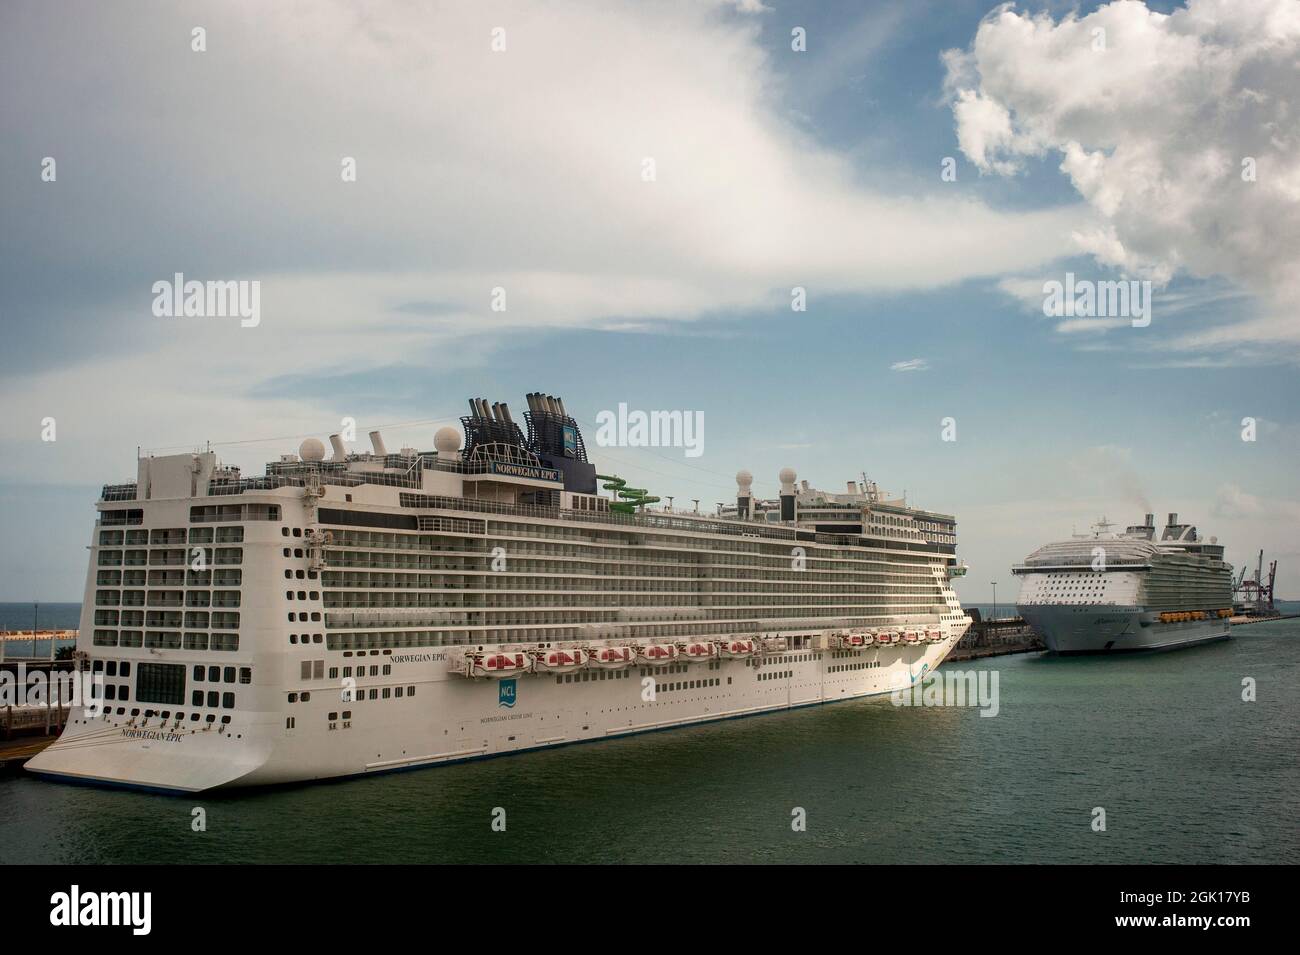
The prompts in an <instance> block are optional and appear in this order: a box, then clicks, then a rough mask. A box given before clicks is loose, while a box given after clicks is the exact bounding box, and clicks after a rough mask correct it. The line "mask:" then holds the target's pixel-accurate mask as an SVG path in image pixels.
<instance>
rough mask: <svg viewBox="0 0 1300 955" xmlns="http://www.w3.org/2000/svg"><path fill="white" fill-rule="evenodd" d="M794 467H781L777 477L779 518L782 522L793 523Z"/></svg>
mask: <svg viewBox="0 0 1300 955" xmlns="http://www.w3.org/2000/svg"><path fill="white" fill-rule="evenodd" d="M795 477H796V475H795V473H794V468H782V469H781V473H780V474H778V475H777V479H778V480H779V481H780V482H781V520H782V522H784V523H794V517H795V510H794V497H795V490H794V482H795Z"/></svg>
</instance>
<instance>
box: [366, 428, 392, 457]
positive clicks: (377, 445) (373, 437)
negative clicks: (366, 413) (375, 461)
mask: <svg viewBox="0 0 1300 955" xmlns="http://www.w3.org/2000/svg"><path fill="white" fill-rule="evenodd" d="M370 446H371V447H372V448H374V449H375V454H376V455H378V456H379V457H381V458H386V457H388V449H387V448H386V447H384V438H383V436H382V435H381V434H380V433H379V432H378V431H371V432H370Z"/></svg>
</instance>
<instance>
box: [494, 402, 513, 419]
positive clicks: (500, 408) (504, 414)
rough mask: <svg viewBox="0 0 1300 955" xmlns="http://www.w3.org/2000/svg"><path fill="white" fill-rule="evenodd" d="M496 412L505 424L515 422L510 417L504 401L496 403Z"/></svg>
mask: <svg viewBox="0 0 1300 955" xmlns="http://www.w3.org/2000/svg"><path fill="white" fill-rule="evenodd" d="M497 414H498V415H500V416H501V420H502V421H504V422H505V423H506V424H514V423H515V422H514V419H513V418H511V417H510V409H509V408H507V407H506V403H505V402H504V401H503V402H501V404H499V405H497Z"/></svg>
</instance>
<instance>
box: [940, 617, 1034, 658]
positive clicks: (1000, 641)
mask: <svg viewBox="0 0 1300 955" xmlns="http://www.w3.org/2000/svg"><path fill="white" fill-rule="evenodd" d="M971 619H972V622H971V625H970V629H969V630H967V631H966V634H965V636H963V637H962V638H961V639H960V640H959V641H957V646H955V647H954V648H953V651H952V653H950V654H948V656H947V657H946V658H945V659H944V662H945V663H961V662H962V661H966V660H982V659H984V658H985V657H1000V656H1005V655H1007V654H1010V653H1037V652H1039V651H1041V650H1046V649H1047V645H1046V644H1044V643H1043V641H1042V638H1041V637H1039V636H1038V634H1036V633H1034V631H1033V630H1032V629H1031V628H1030V626H1029V625H1028V624H1027V623H1025V621H1024V620H1023V619H1022V618H1020V617H996V618H993V619H991V620H984V619H982V618H981V617H980V616H979V612H978V611H973V612H972V613H971Z"/></svg>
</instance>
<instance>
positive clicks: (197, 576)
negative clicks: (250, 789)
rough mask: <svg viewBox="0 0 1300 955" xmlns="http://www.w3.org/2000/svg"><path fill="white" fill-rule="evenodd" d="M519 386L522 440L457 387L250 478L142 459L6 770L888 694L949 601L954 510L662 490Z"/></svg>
mask: <svg viewBox="0 0 1300 955" xmlns="http://www.w3.org/2000/svg"><path fill="white" fill-rule="evenodd" d="M528 405H529V411H528V412H527V414H526V415H525V418H526V424H527V434H526V435H525V434H524V432H523V431H522V430H521V429H520V428H519V426H518V425H516V423H515V421H514V419H513V418H512V416H511V414H510V411H509V409H508V408H507V407H506V406H505V405H504V404H494V405H492V406H491V407H489V406H488V403H487V402H486V401H484V400H481V399H473V400H471V401H470V407H471V411H472V413H471V414H470V415H468V416H466V417H465V418H462V419H461V420H462V424H463V432H464V437H463V438H462V432H461V429H456V428H452V427H448V428H443V429H442V430H440V431H439V432H438V434H437V435H436V437H435V441H434V443H435V447H436V451H433V452H417V451H415V450H413V449H409V448H403V449H402V450H401V451H399V452H398V453H396V454H390V453H389V452H388V451H387V450H386V448H385V447H384V443H383V440H382V437H381V436H380V434H379V433H378V432H372V433H371V441H372V445H373V453H348V452H347V450H346V448H345V446H344V443H343V441H342V440H340V438H339V436H338V435H334V436H332V437H331V444H332V445H333V453H332V455H331V456H330V457H329V458H328V459H327V458H326V450H325V447H324V445H323V444H322V443H321V442H320V441H318V440H316V439H308V440H307V441H305V442H303V444H302V446H301V448H300V449H299V452H298V454H296V455H284V456H282V457H281V459H280V460H279V461H278V462H275V463H272V464H270V465H268V466H267V471H266V475H265V477H259V478H244V477H241V476H240V474H239V472H238V471H237V470H236V469H232V468H222V467H220V466H218V464H217V461H216V459H215V456H214V455H213V454H212V453H211V452H202V453H194V454H181V455H171V456H164V457H143V458H141V459H140V460H139V462H138V478H137V481H136V483H134V484H127V485H115V486H107V487H105V488H104V491H103V495H102V498H101V499H100V501H99V502H98V504H97V507H98V511H99V515H98V520H97V521H96V524H95V529H94V536H93V537H92V539H91V542H90V544H91V546H90V570H89V573H88V577H87V583H86V593H85V604H84V609H83V612H82V620H81V632H80V636H79V640H78V656H79V658H81V659H82V661H83V664H82V665H83V666H85V667H87V668H88V669H89V670H90V672H91V673H92V675H93V679H94V682H95V683H96V685H97V686H98V689H97V691H96V692H97V693H98V698H96V699H94V700H92V701H90V702H89V703H88V704H87V705H86V706H85V707H79V708H75V709H74V711H73V713H72V715H71V718H70V720H69V723H68V726H67V728H66V730H65V731H64V733H63V735H62V736H61V737H60V738H59V739H58V741H56V742H55V743H54V744H53V745H51V746H50V747H49V748H47V749H46V750H45V751H44V752H43V753H41V754H40V755H39V756H37V757H36V758H34V759H33V760H31V761H30V762H29V763H28V764H27V768H28V769H30V770H32V771H34V772H36V773H41V774H45V775H48V776H52V777H61V778H66V779H73V780H79V781H86V782H98V783H106V784H122V785H130V786H136V787H146V788H152V789H160V790H168V791H184V792H196V791H201V790H207V789H212V788H215V787H222V786H237V785H260V784H275V783H287V782H293V781H300V780H312V779H323V778H328V777H340V776H361V775H368V774H373V773H380V772H384V771H392V770H399V769H408V768H415V767H423V766H432V765H437V764H442V763H450V762H454V761H458V760H465V759H472V758H478V757H486V756H496V755H501V754H506V753H513V752H519V751H523V750H531V749H537V748H541V747H547V746H558V745H562V744H566V743H576V742H585V741H594V740H605V739H610V738H613V737H618V736H623V735H627V734H631V733H638V732H644V731H648V730H659V729H666V728H670V727H677V726H684V725H689V724H695V723H701V722H705V721H710V720H720V719H726V718H731V717H740V716H749V715H752V714H758V713H763V712H769V711H775V710H784V709H790V708H793V707H800V706H808V705H813V704H820V703H829V702H834V701H838V700H848V699H854V698H857V697H864V696H870V695H872V694H880V693H886V692H889V691H890V690H892V689H894V688H896V687H899V686H907V685H909V684H911V683H912V682H914V681H916V680H919V679H921V678H922V677H923V676H924V675H925V674H926V673H927V672H928V671H930V670H933V669H934V668H935V667H937V666H938V665H939V663H940V662H941V661H942V660H943V659H944V657H945V656H946V655H947V654H948V653H949V651H950V650H951V649H952V647H953V645H954V644H955V643H956V642H957V640H958V639H959V638H960V637H961V635H962V634H963V633H964V632H965V630H966V628H967V626H968V625H969V620H968V618H967V617H966V616H965V615H964V614H963V613H962V610H961V607H960V605H959V603H958V602H957V599H956V597H955V596H954V594H953V591H952V589H951V587H950V585H949V584H950V576H953V575H955V574H958V573H960V572H961V571H960V569H958V567H957V565H956V560H955V556H954V554H955V547H956V538H955V523H954V520H953V518H952V517H950V516H947V515H943V514H937V513H931V512H928V511H921V510H917V509H915V508H911V507H908V506H906V505H905V503H904V502H903V501H900V500H888V499H886V497H885V495H883V494H882V493H881V492H880V491H879V490H878V489H877V488H876V487H875V486H874V485H871V484H868V483H867V482H866V481H865V479H864V480H863V482H861V483H853V482H851V483H849V484H848V485H847V487H846V490H845V491H844V492H841V493H833V494H832V493H822V492H820V491H816V490H814V489H812V488H810V487H809V486H808V485H807V483H806V482H803V483H801V484H797V483H796V480H795V474H794V472H793V471H790V470H788V469H787V470H785V471H782V473H781V475H780V482H781V487H780V492H779V494H778V495H777V496H776V497H774V498H772V499H771V500H759V499H756V498H755V497H754V496H753V494H752V492H751V486H752V478H751V477H750V476H749V475H748V474H747V473H745V472H741V474H740V475H738V476H737V483H738V493H737V502H736V504H735V505H734V506H731V507H728V508H720V509H719V513H718V514H715V515H701V514H697V513H681V512H680V511H676V510H672V509H667V508H656V507H654V506H653V505H654V504H655V502H656V500H657V499H656V498H654V497H652V496H649V495H647V493H646V492H645V491H644V490H642V489H635V488H628V487H627V486H626V484H625V482H623V481H622V480H620V479H618V478H617V477H604V476H598V475H597V473H596V468H595V467H594V465H593V464H591V463H589V462H588V460H587V454H586V450H585V447H584V445H583V441H582V435H581V432H580V430H579V428H578V425H577V423H576V422H575V421H574V419H573V418H571V417H569V416H568V415H567V414H566V412H565V410H564V406H563V403H562V402H561V401H560V400H558V399H556V398H552V397H550V396H547V395H542V394H531V395H529V396H528ZM462 444H463V448H462ZM602 490H603V491H606V492H609V493H601V492H602Z"/></svg>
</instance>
